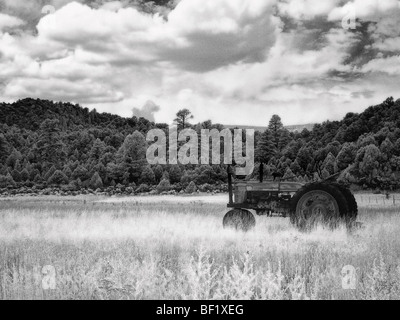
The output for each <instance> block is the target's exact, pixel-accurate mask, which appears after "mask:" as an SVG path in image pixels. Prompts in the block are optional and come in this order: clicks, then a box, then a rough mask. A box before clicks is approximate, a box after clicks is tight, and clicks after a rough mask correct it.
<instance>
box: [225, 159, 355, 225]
mask: <svg viewBox="0 0 400 320" xmlns="http://www.w3.org/2000/svg"><path fill="white" fill-rule="evenodd" d="M231 169H232V168H231V166H228V191H229V203H228V205H227V206H228V208H230V209H231V210H230V211H229V212H228V213H227V214H226V215H225V217H224V219H223V226H224V228H230V229H235V230H242V231H249V230H251V229H252V228H254V227H255V224H256V220H255V217H254V215H253V213H252V212H251V211H250V210H253V211H255V213H256V214H257V215H266V216H280V217H289V218H290V221H291V223H292V224H293V225H295V226H296V227H297V228H298V229H299V230H302V231H307V230H308V231H310V230H312V229H313V228H315V227H316V226H317V225H323V226H324V227H328V228H330V229H335V228H337V227H338V226H339V225H341V224H345V225H346V226H347V227H350V226H352V225H353V224H354V222H355V220H356V218H357V213H358V208H357V202H356V200H355V198H354V195H353V194H352V193H351V191H350V190H349V189H348V188H347V186H345V185H343V184H340V183H338V182H336V178H337V176H339V174H340V173H337V174H335V175H332V176H330V177H328V178H326V179H321V180H320V181H317V182H311V183H301V182H296V181H285V179H282V178H280V177H279V178H278V179H275V178H276V177H274V179H273V180H266V181H264V175H263V164H260V173H259V179H258V180H256V181H252V180H250V181H248V180H246V179H244V178H245V177H235V179H233V176H234V175H233V173H232V170H231ZM288 180H289V179H288Z"/></svg>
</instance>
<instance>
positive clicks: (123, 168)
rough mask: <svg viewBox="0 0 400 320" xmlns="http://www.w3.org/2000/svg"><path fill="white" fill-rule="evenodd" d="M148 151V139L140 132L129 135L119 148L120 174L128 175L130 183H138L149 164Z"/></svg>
mask: <svg viewBox="0 0 400 320" xmlns="http://www.w3.org/2000/svg"><path fill="white" fill-rule="evenodd" d="M146 150H147V144H146V139H145V138H144V136H143V135H142V134H141V133H140V132H139V131H135V132H134V133H133V134H131V135H128V136H127V137H126V138H125V140H124V143H123V144H122V146H121V147H120V148H119V150H118V152H117V155H116V158H117V161H116V165H117V166H118V167H119V168H120V172H123V173H128V180H129V182H130V181H134V182H138V180H139V178H140V175H141V174H142V171H143V169H144V167H145V166H146V163H147V161H146Z"/></svg>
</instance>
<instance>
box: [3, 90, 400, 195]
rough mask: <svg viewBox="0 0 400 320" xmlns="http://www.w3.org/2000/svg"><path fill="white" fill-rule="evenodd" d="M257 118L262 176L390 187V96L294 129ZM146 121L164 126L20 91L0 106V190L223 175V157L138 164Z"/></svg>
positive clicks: (195, 182) (150, 184)
mask: <svg viewBox="0 0 400 320" xmlns="http://www.w3.org/2000/svg"><path fill="white" fill-rule="evenodd" d="M267 120H268V119H266V126H265V128H267V127H268V130H265V128H264V127H263V128H260V129H261V131H262V132H256V136H255V141H256V145H257V150H256V157H257V158H256V160H259V161H263V162H264V163H266V164H268V166H267V168H266V171H265V174H266V175H267V176H268V175H270V174H271V173H272V172H275V171H278V172H281V173H282V174H284V175H285V177H292V176H293V175H295V176H297V178H296V179H297V180H299V181H310V180H312V179H316V178H319V177H320V176H322V177H326V176H329V175H331V174H333V173H336V172H339V171H342V170H345V171H344V173H343V174H342V175H341V179H344V180H345V182H349V183H352V184H353V185H359V186H361V187H364V188H381V189H396V188H399V187H400V182H399V181H400V180H399V177H400V99H399V100H397V101H394V100H393V98H388V99H387V100H386V101H384V102H383V103H381V104H379V105H376V106H371V107H369V108H367V109H366V110H365V111H364V112H362V113H360V114H355V113H349V114H347V115H346V116H345V117H344V119H343V120H341V121H326V122H324V123H321V124H315V125H314V126H313V127H312V129H309V128H303V129H302V130H301V131H300V132H299V130H295V131H290V130H289V129H290V128H285V127H284V126H283V124H282V123H281V120H280V118H279V116H274V117H273V118H272V119H271V121H270V123H269V125H268V121H267ZM221 127H222V126H221V125H218V124H212V122H211V121H205V122H203V123H200V124H197V125H194V126H192V128H194V129H195V130H197V131H198V133H199V134H200V131H199V130H200V129H201V128H208V129H210V128H217V129H220V128H221ZM153 128H161V129H166V128H167V125H166V124H155V123H152V122H149V121H148V120H146V119H144V118H139V119H138V118H136V117H132V118H123V117H120V116H117V115H113V114H108V113H98V112H96V111H95V110H93V111H89V110H88V109H87V108H82V107H80V106H79V105H73V104H70V103H61V102H52V101H46V100H38V99H36V100H35V99H29V98H28V99H24V100H19V101H17V102H15V103H12V104H7V103H0V188H3V189H4V188H11V189H12V188H14V187H22V186H24V187H35V188H46V187H49V186H62V187H63V188H65V189H67V190H81V189H82V188H89V187H90V188H92V189H98V188H108V187H113V186H115V185H119V187H120V188H121V187H124V188H127V187H129V188H131V189H130V190H133V191H134V192H146V191H149V190H154V189H155V188H156V186H158V187H159V188H160V190H170V189H171V188H172V189H174V190H177V191H180V190H184V189H186V188H188V187H189V184H190V185H191V189H190V190H196V189H197V188H200V189H201V190H212V189H213V187H212V186H215V185H221V184H223V183H225V182H226V168H225V166H224V165H223V164H221V165H212V166H209V165H199V166H194V165H190V166H182V165H155V166H153V165H148V164H147V161H146V158H145V155H146V148H147V146H148V143H147V142H146V141H145V137H144V135H145V133H146V132H147V131H148V130H150V129H153ZM260 152H261V153H260ZM260 155H262V157H261V156H260ZM260 157H261V158H260ZM255 171H256V170H255ZM317 173H318V175H317ZM4 190H6V189H4Z"/></svg>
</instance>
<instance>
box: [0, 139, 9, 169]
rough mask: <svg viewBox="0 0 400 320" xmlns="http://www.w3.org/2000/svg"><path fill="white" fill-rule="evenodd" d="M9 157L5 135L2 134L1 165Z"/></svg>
mask: <svg viewBox="0 0 400 320" xmlns="http://www.w3.org/2000/svg"><path fill="white" fill-rule="evenodd" d="M7 156H8V143H7V140H6V138H5V137H4V135H3V134H0V163H4V161H5V160H6V158H7Z"/></svg>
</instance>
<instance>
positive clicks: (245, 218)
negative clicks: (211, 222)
mask: <svg viewBox="0 0 400 320" xmlns="http://www.w3.org/2000/svg"><path fill="white" fill-rule="evenodd" d="M255 225H256V219H255V218H254V216H253V214H252V213H251V212H250V211H247V210H244V209H234V210H231V211H229V212H228V213H227V214H226V215H225V217H224V220H223V226H224V229H233V230H236V231H244V232H247V231H250V230H251V229H253V228H254V227H255Z"/></svg>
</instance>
